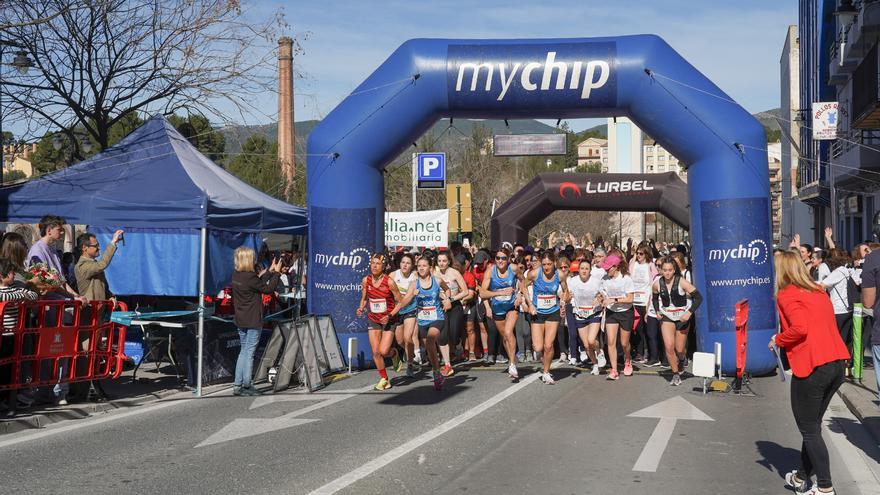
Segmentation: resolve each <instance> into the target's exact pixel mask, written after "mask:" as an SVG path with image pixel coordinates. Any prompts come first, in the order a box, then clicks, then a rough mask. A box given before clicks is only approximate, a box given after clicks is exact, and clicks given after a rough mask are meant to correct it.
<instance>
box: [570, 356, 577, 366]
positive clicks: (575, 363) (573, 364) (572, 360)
mask: <svg viewBox="0 0 880 495" xmlns="http://www.w3.org/2000/svg"><path fill="white" fill-rule="evenodd" d="M568 364H570V365H572V366H577V364H578V360H577V359H575V358H568Z"/></svg>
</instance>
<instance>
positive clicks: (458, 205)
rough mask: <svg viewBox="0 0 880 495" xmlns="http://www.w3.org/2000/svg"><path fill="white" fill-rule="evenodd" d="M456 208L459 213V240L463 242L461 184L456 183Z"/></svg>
mask: <svg viewBox="0 0 880 495" xmlns="http://www.w3.org/2000/svg"><path fill="white" fill-rule="evenodd" d="M455 209H456V211H457V213H458V238H457V240H458V242H461V184H456V185H455Z"/></svg>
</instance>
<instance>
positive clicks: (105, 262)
mask: <svg viewBox="0 0 880 495" xmlns="http://www.w3.org/2000/svg"><path fill="white" fill-rule="evenodd" d="M122 234H123V231H122V230H117V231H116V232H115V233H114V234H113V238H112V239H111V240H110V245H108V246H107V247H106V248H105V249H104V254H102V255H101V257H100V259H99V258H98V254H99V253H100V252H101V246H100V244H98V239H97V238H95V235H94V234H92V233H90V232H86V233H84V234H82V235H81V236H79V239H77V241H76V249H77V251H78V252H79V260H78V261H77V262H76V269H75V270H74V273H75V274H76V280H77V282H78V288H79V292H80V294H82V296H83V297H85V298H86V299H88V300H90V301H103V300H106V299H107V296H108V294H109V293H110V292H109V289H108V287H107V277H106V276H105V275H104V270H106V269H107V267H108V266H110V261H111V260H112V259H113V255H114V254H116V244H117V243H118V242H119V239H120V238H122Z"/></svg>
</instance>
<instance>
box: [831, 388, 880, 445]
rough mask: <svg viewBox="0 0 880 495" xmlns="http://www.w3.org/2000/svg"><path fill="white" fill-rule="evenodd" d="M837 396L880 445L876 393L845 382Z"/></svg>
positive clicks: (878, 410)
mask: <svg viewBox="0 0 880 495" xmlns="http://www.w3.org/2000/svg"><path fill="white" fill-rule="evenodd" d="M837 395H839V396H840V398H841V399H843V402H844V403H845V404H846V407H848V408H849V410H850V411H851V412H852V413H853V415H854V416H855V417H857V418H858V419H859V421H860V422H861V423H862V425H864V427H865V429H866V430H868V433H870V434H871V436H872V437H873V438H874V442H876V443H878V444H880V408H878V407H877V405H875V404H874V402H873V401H875V400H877V394H876V392H873V391H870V390H867V389H865V388H862V387H861V386H860V385H857V384H854V383H852V382H849V381H845V382H844V383H843V385H841V386H840V389H839V390H838V391H837Z"/></svg>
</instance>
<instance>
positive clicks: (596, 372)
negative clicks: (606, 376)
mask: <svg viewBox="0 0 880 495" xmlns="http://www.w3.org/2000/svg"><path fill="white" fill-rule="evenodd" d="M590 374H591V375H593V376H599V365H598V364H594V365H593V369H592V370H590Z"/></svg>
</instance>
